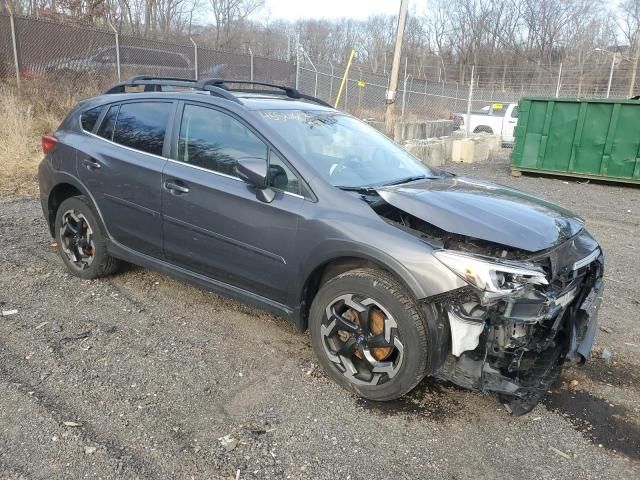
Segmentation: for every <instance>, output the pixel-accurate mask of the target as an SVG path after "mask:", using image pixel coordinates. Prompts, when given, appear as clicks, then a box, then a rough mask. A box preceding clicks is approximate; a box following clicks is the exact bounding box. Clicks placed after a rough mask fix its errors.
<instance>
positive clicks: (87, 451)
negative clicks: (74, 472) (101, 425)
mask: <svg viewBox="0 0 640 480" xmlns="http://www.w3.org/2000/svg"><path fill="white" fill-rule="evenodd" d="M96 450H98V448H97V447H84V454H85V455H91V454H93V453H96Z"/></svg>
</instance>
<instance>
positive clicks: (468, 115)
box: [466, 65, 476, 137]
mask: <svg viewBox="0 0 640 480" xmlns="http://www.w3.org/2000/svg"><path fill="white" fill-rule="evenodd" d="M475 70H476V66H475V65H471V81H470V82H469V99H468V100H467V124H466V126H467V128H466V135H467V137H468V136H469V128H470V127H471V122H470V121H469V120H470V118H471V100H472V99H473V74H474V73H475Z"/></svg>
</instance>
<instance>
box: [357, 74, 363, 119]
mask: <svg viewBox="0 0 640 480" xmlns="http://www.w3.org/2000/svg"><path fill="white" fill-rule="evenodd" d="M358 70H360V81H362V68H360V67H358ZM361 104H362V87H361V86H360V84H358V115H359V114H360V105H361Z"/></svg>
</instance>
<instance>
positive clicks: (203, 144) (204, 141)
mask: <svg viewBox="0 0 640 480" xmlns="http://www.w3.org/2000/svg"><path fill="white" fill-rule="evenodd" d="M241 158H261V159H264V161H265V162H266V161H267V145H266V144H265V143H264V142H263V141H262V140H260V139H259V138H258V137H257V136H256V135H255V134H254V133H253V132H252V131H251V130H249V129H248V128H247V127H246V126H244V125H243V124H242V123H241V122H239V121H238V120H236V119H235V118H233V117H231V116H230V115H227V114H226V113H223V112H220V111H219V110H215V109H213V108H208V107H202V106H199V105H185V107H184V112H183V114H182V121H181V123H180V137H179V140H178V160H179V161H181V162H184V163H188V164H189V165H195V166H197V167H202V168H206V169H207V170H211V171H213V172H218V173H224V174H225V175H231V176H233V177H237V175H236V171H235V166H236V163H237V161H238V160H239V159H241Z"/></svg>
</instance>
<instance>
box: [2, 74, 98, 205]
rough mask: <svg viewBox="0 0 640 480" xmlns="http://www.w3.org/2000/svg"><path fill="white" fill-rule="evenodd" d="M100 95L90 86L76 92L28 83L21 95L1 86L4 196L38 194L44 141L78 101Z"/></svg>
mask: <svg viewBox="0 0 640 480" xmlns="http://www.w3.org/2000/svg"><path fill="white" fill-rule="evenodd" d="M61 85H64V86H61ZM97 91H98V86H97V85H94V84H91V83H86V82H83V88H82V89H75V88H73V87H72V86H71V85H70V84H69V83H66V82H64V83H62V82H56V83H55V84H54V83H53V82H49V81H47V80H45V79H35V80H26V81H23V82H22V86H21V89H20V91H18V89H17V88H16V86H15V84H2V83H0V195H16V194H17V195H24V194H26V195H31V194H34V193H35V192H36V191H37V168H38V165H39V163H40V160H41V159H42V152H41V147H40V137H41V136H42V135H44V134H46V133H50V132H53V131H54V130H55V129H56V128H57V127H58V125H59V124H60V122H61V121H62V119H63V118H64V116H65V115H66V114H67V112H68V111H69V110H70V109H71V108H72V107H73V106H74V105H75V104H76V103H77V101H78V100H80V99H81V98H86V97H88V96H91V95H93V94H95V92H97Z"/></svg>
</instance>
